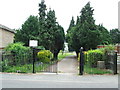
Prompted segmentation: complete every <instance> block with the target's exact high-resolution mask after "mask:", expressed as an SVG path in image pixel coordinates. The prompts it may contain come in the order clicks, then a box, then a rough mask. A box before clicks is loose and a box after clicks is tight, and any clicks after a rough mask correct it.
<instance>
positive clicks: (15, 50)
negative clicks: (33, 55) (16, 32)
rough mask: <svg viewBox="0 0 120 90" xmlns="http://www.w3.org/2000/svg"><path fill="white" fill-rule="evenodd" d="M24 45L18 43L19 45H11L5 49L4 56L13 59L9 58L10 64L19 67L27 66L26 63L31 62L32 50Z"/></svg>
mask: <svg viewBox="0 0 120 90" xmlns="http://www.w3.org/2000/svg"><path fill="white" fill-rule="evenodd" d="M23 45H24V44H23V43H21V42H17V43H12V44H9V45H8V46H7V47H6V48H5V54H4V55H6V56H7V55H8V56H11V59H10V58H9V62H10V64H13V65H19V64H25V63H26V62H30V61H29V58H30V55H29V53H30V52H31V50H30V48H29V47H25V46H23Z"/></svg>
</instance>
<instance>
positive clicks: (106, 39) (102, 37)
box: [97, 25, 111, 45]
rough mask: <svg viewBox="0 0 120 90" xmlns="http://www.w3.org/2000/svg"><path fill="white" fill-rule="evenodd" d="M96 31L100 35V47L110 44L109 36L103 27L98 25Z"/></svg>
mask: <svg viewBox="0 0 120 90" xmlns="http://www.w3.org/2000/svg"><path fill="white" fill-rule="evenodd" d="M97 29H98V30H99V33H100V43H99V44H102V45H107V44H111V36H110V33H109V31H108V30H107V29H106V28H105V27H103V25H98V26H97Z"/></svg>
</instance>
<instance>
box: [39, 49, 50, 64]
mask: <svg viewBox="0 0 120 90" xmlns="http://www.w3.org/2000/svg"><path fill="white" fill-rule="evenodd" d="M37 57H38V58H39V60H40V61H41V62H44V63H48V62H50V60H51V58H52V53H51V52H50V51H49V50H41V51H40V52H38V54H37Z"/></svg>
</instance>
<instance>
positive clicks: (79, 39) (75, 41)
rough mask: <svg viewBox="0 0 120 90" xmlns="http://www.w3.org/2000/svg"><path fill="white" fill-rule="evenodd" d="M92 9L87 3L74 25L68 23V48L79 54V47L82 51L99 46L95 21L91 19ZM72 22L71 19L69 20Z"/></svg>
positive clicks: (98, 34)
mask: <svg viewBox="0 0 120 90" xmlns="http://www.w3.org/2000/svg"><path fill="white" fill-rule="evenodd" d="M93 11H94V9H93V8H92V7H91V6H90V2H88V3H87V4H86V5H85V6H84V7H83V8H82V10H81V15H80V16H77V21H76V25H72V26H71V23H70V28H69V29H68V32H67V35H66V39H67V42H68V46H70V47H71V48H72V49H74V50H75V51H76V53H77V56H78V53H79V49H80V48H81V47H83V48H84V50H89V49H94V48H96V47H97V45H98V44H99V41H100V40H99V39H100V37H99V36H100V33H99V30H97V26H96V25H95V20H94V18H93ZM71 22H73V19H72V20H71Z"/></svg>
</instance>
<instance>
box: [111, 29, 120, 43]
mask: <svg viewBox="0 0 120 90" xmlns="http://www.w3.org/2000/svg"><path fill="white" fill-rule="evenodd" d="M110 36H111V38H112V43H113V44H117V43H120V31H119V30H118V29H112V30H110Z"/></svg>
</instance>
